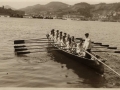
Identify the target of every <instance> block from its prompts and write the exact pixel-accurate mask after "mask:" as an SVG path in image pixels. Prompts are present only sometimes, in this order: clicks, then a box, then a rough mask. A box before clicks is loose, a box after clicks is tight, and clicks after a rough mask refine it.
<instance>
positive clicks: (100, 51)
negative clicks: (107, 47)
mask: <svg viewBox="0 0 120 90" xmlns="http://www.w3.org/2000/svg"><path fill="white" fill-rule="evenodd" d="M92 52H111V53H120V51H92Z"/></svg>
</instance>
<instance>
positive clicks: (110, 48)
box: [107, 47, 117, 49]
mask: <svg viewBox="0 0 120 90" xmlns="http://www.w3.org/2000/svg"><path fill="white" fill-rule="evenodd" d="M107 49H117V47H108V48H107Z"/></svg>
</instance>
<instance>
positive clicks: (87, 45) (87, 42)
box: [83, 33, 92, 59]
mask: <svg viewBox="0 0 120 90" xmlns="http://www.w3.org/2000/svg"><path fill="white" fill-rule="evenodd" d="M85 37H86V38H85V42H84V45H83V49H84V50H86V51H87V52H88V53H91V48H92V44H91V39H90V38H89V33H86V34H85ZM88 53H85V58H88V59H91V55H89V54H88Z"/></svg>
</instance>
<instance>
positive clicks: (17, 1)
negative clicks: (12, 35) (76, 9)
mask: <svg viewBox="0 0 120 90" xmlns="http://www.w3.org/2000/svg"><path fill="white" fill-rule="evenodd" d="M51 1H60V2H63V3H67V4H70V5H73V4H75V3H79V2H87V3H90V4H96V3H100V2H105V3H114V2H120V0H0V6H2V5H9V6H11V7H13V8H16V9H19V8H24V7H26V6H32V5H35V4H42V5H44V4H47V3H49V2H51Z"/></svg>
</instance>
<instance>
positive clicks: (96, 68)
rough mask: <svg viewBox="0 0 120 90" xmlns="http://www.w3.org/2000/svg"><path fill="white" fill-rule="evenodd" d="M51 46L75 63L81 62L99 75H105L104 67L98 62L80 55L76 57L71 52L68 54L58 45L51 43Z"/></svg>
mask: <svg viewBox="0 0 120 90" xmlns="http://www.w3.org/2000/svg"><path fill="white" fill-rule="evenodd" d="M48 40H49V39H48ZM51 45H52V46H53V47H54V49H55V50H56V51H57V52H59V53H61V54H63V55H65V56H66V57H69V58H71V59H73V60H74V61H77V62H80V63H82V64H84V65H86V66H88V67H89V68H90V69H93V70H94V71H95V72H97V73H99V74H103V73H104V66H103V64H102V63H101V62H99V61H98V60H92V59H88V58H85V57H82V56H79V55H75V54H73V53H71V52H68V51H67V50H64V49H61V48H59V47H58V45H56V44H53V43H51Z"/></svg>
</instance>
